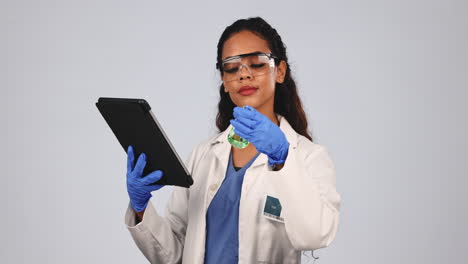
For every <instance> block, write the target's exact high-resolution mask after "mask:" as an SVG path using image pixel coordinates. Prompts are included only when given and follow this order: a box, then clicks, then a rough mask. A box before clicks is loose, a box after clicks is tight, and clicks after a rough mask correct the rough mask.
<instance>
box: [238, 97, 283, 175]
mask: <svg viewBox="0 0 468 264" xmlns="http://www.w3.org/2000/svg"><path fill="white" fill-rule="evenodd" d="M234 118H235V119H231V121H230V122H231V124H232V125H233V126H234V128H235V131H234V132H235V133H236V134H237V135H239V136H241V137H242V138H244V139H246V140H248V141H249V142H251V143H252V144H253V145H254V146H255V148H256V149H257V150H258V151H260V152H262V153H264V154H266V155H267V156H268V163H269V165H270V166H272V165H273V164H282V163H284V162H285V160H286V157H287V156H288V148H289V142H288V141H287V139H286V136H285V135H284V133H283V131H281V129H280V128H279V127H278V126H277V125H276V124H275V123H273V122H272V121H271V120H270V119H269V118H268V117H266V116H265V115H263V114H262V113H260V112H258V111H257V110H256V109H255V108H253V107H251V106H248V105H247V106H245V108H242V107H235V108H234Z"/></svg>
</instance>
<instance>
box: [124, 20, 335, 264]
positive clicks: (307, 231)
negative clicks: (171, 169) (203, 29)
mask: <svg viewBox="0 0 468 264" xmlns="http://www.w3.org/2000/svg"><path fill="white" fill-rule="evenodd" d="M216 65H217V68H218V69H219V70H220V74H221V79H222V81H223V83H222V85H221V87H220V97H221V99H220V101H219V104H218V110H219V112H218V115H217V120H216V124H217V127H218V129H219V132H220V133H218V134H217V135H216V136H214V137H212V138H210V139H208V140H206V141H204V142H201V143H200V144H199V145H198V146H197V147H195V149H194V150H193V151H192V153H191V155H190V157H189V159H188V161H187V162H186V165H187V167H188V169H189V171H190V172H191V175H192V177H193V178H194V185H193V186H191V187H190V188H189V189H187V188H178V187H176V188H174V191H173V193H172V196H171V199H170V201H169V204H168V208H167V214H166V217H161V216H159V215H158V214H157V213H156V211H155V209H154V207H153V206H152V205H151V203H149V199H150V198H151V191H154V190H157V189H159V188H161V187H162V186H154V185H148V184H149V183H151V182H155V181H157V180H159V179H160V178H161V177H162V172H161V171H155V172H152V173H150V174H148V175H146V176H144V177H142V171H143V168H144V166H145V155H144V154H141V155H140V157H139V158H138V161H137V163H136V165H135V166H134V157H133V149H132V148H131V147H129V150H128V171H127V188H128V193H129V196H130V204H129V206H128V210H127V213H126V217H125V222H126V224H127V226H128V229H129V231H130V233H131V235H132V236H133V238H134V240H135V242H136V244H137V245H138V247H139V248H140V250H141V251H142V252H143V254H144V255H145V256H146V257H147V258H148V260H150V261H151V262H152V263H180V262H182V263H257V262H261V263H300V259H301V255H300V253H301V251H302V250H313V249H318V248H323V247H326V246H328V245H329V244H330V243H331V242H332V241H333V239H334V238H335V235H336V232H337V228H338V221H339V207H340V200H341V198H340V195H339V194H338V193H337V191H336V188H335V186H336V183H335V169H334V165H333V163H332V161H331V160H330V157H329V155H328V152H327V150H326V148H324V147H323V146H320V145H318V144H315V143H313V142H312V138H311V136H310V135H309V134H308V132H307V120H306V116H305V114H304V111H303V109H302V104H301V101H300V99H299V97H298V94H297V90H296V85H295V83H294V80H293V78H292V77H291V71H290V68H289V65H288V59H287V56H286V48H285V46H284V44H283V42H282V40H281V37H280V36H279V35H278V33H277V32H276V30H275V29H274V28H272V27H271V26H270V25H269V24H268V23H267V22H265V21H264V20H263V19H261V18H259V17H256V18H249V19H241V20H238V21H236V22H235V23H233V24H232V25H231V26H229V27H227V28H226V29H225V31H224V32H223V34H222V36H221V38H220V40H219V43H218V54H217V64H216ZM232 128H235V133H236V134H237V135H239V136H240V137H242V138H244V139H245V140H247V141H249V142H250V143H249V145H248V146H247V147H245V148H237V147H233V146H232V145H231V144H230V141H228V135H229V132H231V129H232Z"/></svg>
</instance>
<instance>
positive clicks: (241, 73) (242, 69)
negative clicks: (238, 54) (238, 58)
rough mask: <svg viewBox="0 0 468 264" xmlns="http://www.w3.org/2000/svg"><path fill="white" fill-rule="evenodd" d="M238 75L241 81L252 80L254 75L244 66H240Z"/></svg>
mask: <svg viewBox="0 0 468 264" xmlns="http://www.w3.org/2000/svg"><path fill="white" fill-rule="evenodd" d="M238 74H239V77H240V79H241V80H243V79H245V78H249V79H250V78H252V73H251V72H250V70H249V68H248V67H247V66H246V65H244V64H242V65H241V66H240V68H239V71H238Z"/></svg>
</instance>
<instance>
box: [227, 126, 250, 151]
mask: <svg viewBox="0 0 468 264" xmlns="http://www.w3.org/2000/svg"><path fill="white" fill-rule="evenodd" d="M228 141H229V143H231V145H233V146H234V147H236V148H241V149H242V148H245V147H247V146H248V145H249V141H247V140H245V139H243V138H241V137H240V136H239V135H237V134H236V133H234V127H233V128H232V129H231V132H229V135H228Z"/></svg>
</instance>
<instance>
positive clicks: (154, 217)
mask: <svg viewBox="0 0 468 264" xmlns="http://www.w3.org/2000/svg"><path fill="white" fill-rule="evenodd" d="M136 221H137V216H136V213H135V211H134V210H133V208H132V206H131V204H130V203H129V204H128V207H127V211H126V213H125V224H126V226H127V228H128V230H129V232H130V234H131V236H132V237H133V240H134V241H135V243H136V244H137V246H138V248H139V249H140V250H141V252H142V253H143V254H144V255H145V257H146V258H147V259H148V260H149V261H150V262H151V263H157V262H160V261H163V262H164V263H169V262H168V260H169V259H170V257H169V253H168V252H167V250H166V248H165V245H164V243H163V241H162V240H164V239H166V240H169V239H167V238H165V235H166V233H167V231H168V230H170V227H169V226H168V224H167V223H166V222H165V221H164V219H163V217H161V216H159V215H158V214H157V212H156V210H155V209H154V207H153V205H152V203H151V202H149V203H148V206H147V207H146V209H145V213H144V215H143V219H142V221H141V222H139V223H138V224H136ZM164 229H166V230H164Z"/></svg>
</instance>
